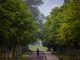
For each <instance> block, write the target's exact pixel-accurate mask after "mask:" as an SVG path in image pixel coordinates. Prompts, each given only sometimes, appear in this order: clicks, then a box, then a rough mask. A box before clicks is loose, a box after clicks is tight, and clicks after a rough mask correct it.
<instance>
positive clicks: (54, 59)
mask: <svg viewBox="0 0 80 60" xmlns="http://www.w3.org/2000/svg"><path fill="white" fill-rule="evenodd" d="M45 56H46V60H59V58H58V57H57V56H56V55H53V54H52V53H51V52H45Z"/></svg>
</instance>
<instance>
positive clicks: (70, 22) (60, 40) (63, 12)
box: [43, 0, 80, 50]
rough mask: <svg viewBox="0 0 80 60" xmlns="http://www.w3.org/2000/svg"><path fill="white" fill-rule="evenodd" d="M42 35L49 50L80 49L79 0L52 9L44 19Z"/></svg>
mask: <svg viewBox="0 0 80 60" xmlns="http://www.w3.org/2000/svg"><path fill="white" fill-rule="evenodd" d="M43 33H44V38H43V41H44V45H45V46H47V47H48V48H49V49H51V48H52V49H53V50H56V49H57V47H58V48H61V47H62V48H80V37H79V36H80V0H72V1H70V2H68V3H66V4H64V5H63V6H61V7H60V8H59V7H56V8H54V9H53V10H52V12H51V14H50V15H49V16H48V17H47V18H46V22H45V24H44V29H43Z"/></svg>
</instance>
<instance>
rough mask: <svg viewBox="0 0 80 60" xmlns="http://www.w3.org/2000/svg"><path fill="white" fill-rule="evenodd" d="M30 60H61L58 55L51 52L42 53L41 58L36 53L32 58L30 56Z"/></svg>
mask: <svg viewBox="0 0 80 60" xmlns="http://www.w3.org/2000/svg"><path fill="white" fill-rule="evenodd" d="M29 60H59V58H58V57H57V56H56V55H53V54H52V53H51V52H45V53H44V54H43V53H40V55H39V56H37V55H36V53H35V52H34V53H33V54H32V55H31V56H29Z"/></svg>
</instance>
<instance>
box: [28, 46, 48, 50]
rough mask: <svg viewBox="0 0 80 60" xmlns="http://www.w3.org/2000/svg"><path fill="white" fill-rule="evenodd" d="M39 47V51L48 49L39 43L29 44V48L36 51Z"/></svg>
mask: <svg viewBox="0 0 80 60" xmlns="http://www.w3.org/2000/svg"><path fill="white" fill-rule="evenodd" d="M37 48H39V51H47V48H46V47H43V46H39V45H29V49H30V50H32V51H36V50H37Z"/></svg>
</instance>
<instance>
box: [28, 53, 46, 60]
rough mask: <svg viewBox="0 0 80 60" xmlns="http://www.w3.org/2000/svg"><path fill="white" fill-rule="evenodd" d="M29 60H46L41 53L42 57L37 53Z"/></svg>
mask: <svg viewBox="0 0 80 60" xmlns="http://www.w3.org/2000/svg"><path fill="white" fill-rule="evenodd" d="M28 60H44V54H43V53H40V55H39V56H37V54H36V52H34V53H32V55H30V56H29V57H28Z"/></svg>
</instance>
